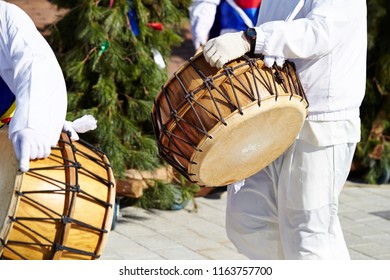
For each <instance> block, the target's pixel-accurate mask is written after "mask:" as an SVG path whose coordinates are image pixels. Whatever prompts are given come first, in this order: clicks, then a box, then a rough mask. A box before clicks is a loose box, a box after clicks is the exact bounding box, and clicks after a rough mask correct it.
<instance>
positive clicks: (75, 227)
mask: <svg viewBox="0 0 390 280" xmlns="http://www.w3.org/2000/svg"><path fill="white" fill-rule="evenodd" d="M7 133H8V132H7V130H6V129H1V130H0V178H1V181H0V258H1V259H16V260H23V259H34V260H47V259H73V260H82V259H96V258H99V257H100V255H101V254H102V251H103V249H104V247H105V246H106V243H107V240H108V234H109V232H110V230H111V225H112V219H113V213H114V201H115V182H114V176H113V172H112V169H111V166H110V163H109V161H108V159H107V157H106V155H105V154H104V153H102V152H101V151H99V150H97V149H96V148H94V147H92V146H91V145H89V144H88V143H86V142H85V141H83V140H80V141H79V142H72V141H71V140H70V138H69V136H68V135H67V134H66V133H64V132H63V133H62V134H61V137H60V140H59V142H58V145H57V147H55V148H52V152H51V154H50V156H49V157H48V158H46V159H41V160H34V161H30V170H29V171H28V172H26V173H21V172H19V171H18V161H17V159H16V158H15V156H14V152H13V147H12V144H11V142H10V141H9V140H8V135H7Z"/></svg>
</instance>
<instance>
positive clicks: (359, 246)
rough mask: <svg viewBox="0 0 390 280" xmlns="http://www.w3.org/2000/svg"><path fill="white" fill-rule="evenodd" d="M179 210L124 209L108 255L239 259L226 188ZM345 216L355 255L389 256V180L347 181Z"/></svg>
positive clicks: (110, 257) (343, 203)
mask: <svg viewBox="0 0 390 280" xmlns="http://www.w3.org/2000/svg"><path fill="white" fill-rule="evenodd" d="M195 201H196V203H197V205H198V211H197V212H193V211H191V210H193V204H189V205H188V206H187V207H186V209H184V210H179V211H161V210H152V211H147V210H144V209H140V208H136V207H126V208H123V209H122V210H121V211H120V214H121V215H122V217H121V218H120V219H119V221H118V223H117V225H116V227H115V230H113V231H112V232H111V233H110V238H109V241H108V244H107V247H106V249H105V251H104V254H103V256H102V258H101V259H103V260H145V259H148V260H161V259H165V260H232V259H236V260H240V259H246V258H245V257H244V256H242V255H240V254H239V253H237V251H236V249H235V248H234V246H233V245H232V244H231V242H230V241H229V240H228V238H227V236H226V233H225V225H224V223H225V203H226V193H223V194H222V196H221V197H220V198H219V199H212V197H210V198H204V197H201V198H196V199H195ZM340 218H341V224H342V227H343V230H344V235H345V238H346V241H347V244H348V247H349V251H350V254H351V258H352V259H354V260H369V259H384V260H390V221H389V220H388V219H390V185H389V184H387V185H381V186H376V185H364V184H356V183H352V182H347V184H346V186H345V188H344V190H343V192H342V194H341V200H340Z"/></svg>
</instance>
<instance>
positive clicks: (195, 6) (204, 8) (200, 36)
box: [189, 0, 220, 49]
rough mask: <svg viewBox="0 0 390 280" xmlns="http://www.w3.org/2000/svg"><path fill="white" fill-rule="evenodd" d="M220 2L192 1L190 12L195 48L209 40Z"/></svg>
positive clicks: (210, 0)
mask: <svg viewBox="0 0 390 280" xmlns="http://www.w3.org/2000/svg"><path fill="white" fill-rule="evenodd" d="M219 2H220V1H219V0H208V1H199V0H198V1H197V0H194V1H192V3H191V5H190V7H189V12H190V23H191V33H192V42H193V44H194V47H195V49H198V48H199V46H201V45H204V44H205V43H206V42H207V40H208V36H209V32H210V30H211V27H212V26H213V23H214V20H215V14H216V11H217V6H218V4H219Z"/></svg>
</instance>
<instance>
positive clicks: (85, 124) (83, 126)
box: [63, 115, 97, 141]
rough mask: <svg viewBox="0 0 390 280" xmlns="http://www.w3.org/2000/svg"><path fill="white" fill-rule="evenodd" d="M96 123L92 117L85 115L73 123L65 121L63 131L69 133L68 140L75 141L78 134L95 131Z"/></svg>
mask: <svg viewBox="0 0 390 280" xmlns="http://www.w3.org/2000/svg"><path fill="white" fill-rule="evenodd" d="M96 123H97V121H96V119H95V118H94V117H93V116H92V115H85V116H82V117H81V118H78V119H76V120H74V121H73V122H71V121H65V123H64V128H63V129H64V131H69V132H70V139H72V140H73V141H77V140H79V139H80V138H79V135H78V133H84V132H87V131H90V130H93V129H96V127H97V125H96Z"/></svg>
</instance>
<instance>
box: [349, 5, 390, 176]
mask: <svg viewBox="0 0 390 280" xmlns="http://www.w3.org/2000/svg"><path fill="white" fill-rule="evenodd" d="M367 8H368V54H367V87H366V95H365V98H364V100H363V104H362V107H361V118H362V141H361V142H360V143H359V144H358V147H357V151H356V154H355V161H356V162H359V163H360V165H362V166H363V167H364V168H366V169H367V170H368V171H367V175H366V180H367V181H368V182H370V183H375V182H376V180H377V178H378V177H379V176H380V175H381V174H382V173H383V171H384V170H386V169H387V170H390V159H389V150H390V125H389V120H390V97H389V91H390V33H389V32H388V27H389V25H390V2H389V1H386V0H368V1H367ZM375 151H380V158H378V157H377V156H373V153H374V152H375ZM374 154H377V153H374Z"/></svg>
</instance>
